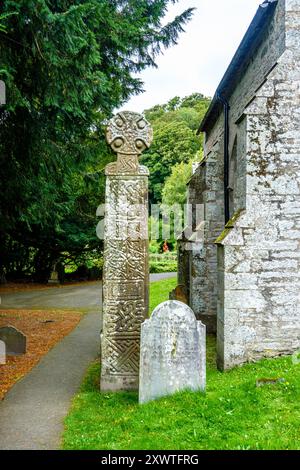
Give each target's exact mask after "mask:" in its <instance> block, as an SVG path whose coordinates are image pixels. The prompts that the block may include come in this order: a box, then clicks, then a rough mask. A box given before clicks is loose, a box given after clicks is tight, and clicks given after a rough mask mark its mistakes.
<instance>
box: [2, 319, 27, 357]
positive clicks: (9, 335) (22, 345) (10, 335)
mask: <svg viewBox="0 0 300 470" xmlns="http://www.w3.org/2000/svg"><path fill="white" fill-rule="evenodd" d="M0 341H3V342H4V343H5V346H6V354H7V356H20V355H22V354H25V353H26V336H25V335H24V334H23V333H22V332H21V331H19V330H17V329H16V328H14V327H13V326H4V327H2V328H0Z"/></svg>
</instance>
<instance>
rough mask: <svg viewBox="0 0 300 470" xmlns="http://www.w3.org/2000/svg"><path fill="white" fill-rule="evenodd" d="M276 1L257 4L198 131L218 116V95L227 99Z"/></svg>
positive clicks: (251, 55)
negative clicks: (257, 6) (250, 21)
mask: <svg viewBox="0 0 300 470" xmlns="http://www.w3.org/2000/svg"><path fill="white" fill-rule="evenodd" d="M277 3H278V0H266V1H265V2H264V3H262V4H261V5H260V6H259V8H258V10H257V12H256V15H255V16H254V18H253V20H252V23H251V24H250V26H249V28H248V30H247V32H246V34H245V36H244V38H243V40H242V42H241V44H240V46H239V48H238V50H237V52H236V53H235V55H234V57H233V59H232V61H231V63H230V65H229V67H228V69H227V71H226V72H225V75H224V77H223V78H222V80H221V82H220V84H219V86H218V88H217V91H216V93H215V95H214V97H213V100H212V102H211V105H210V107H209V109H208V111H207V113H206V115H205V116H204V119H203V121H202V122H201V124H200V127H199V130H198V133H200V132H208V131H209V130H210V129H211V128H212V127H213V125H214V124H215V122H216V120H217V119H218V117H219V116H220V114H221V112H222V110H223V105H222V104H221V102H220V100H219V99H218V95H221V96H222V98H225V99H226V100H229V98H230V96H231V95H232V93H233V91H234V90H235V88H236V86H237V84H238V83H239V82H240V80H241V78H242V76H243V74H244V72H245V71H246V69H247V67H248V65H249V61H250V59H251V58H252V57H253V55H254V53H255V51H256V50H257V48H258V47H259V45H260V43H261V41H262V39H263V37H264V34H265V31H266V28H267V27H268V25H269V24H270V22H271V20H272V18H273V16H274V12H275V9H276V6H277Z"/></svg>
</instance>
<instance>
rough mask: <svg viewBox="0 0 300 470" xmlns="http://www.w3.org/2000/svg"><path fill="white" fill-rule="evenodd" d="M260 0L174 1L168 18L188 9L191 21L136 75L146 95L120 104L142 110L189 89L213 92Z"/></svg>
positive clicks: (130, 108) (133, 109)
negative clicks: (150, 65) (151, 66)
mask: <svg viewBox="0 0 300 470" xmlns="http://www.w3.org/2000/svg"><path fill="white" fill-rule="evenodd" d="M262 2H263V0H179V2H178V3H177V4H176V5H173V6H171V7H170V10H169V14H168V18H167V19H168V20H169V19H172V18H173V17H174V16H176V15H177V14H179V13H181V12H182V11H183V10H185V9H186V8H189V7H195V8H196V11H195V13H194V17H193V19H192V20H191V21H190V22H189V23H188V24H187V26H186V32H185V33H182V34H181V35H180V37H179V41H178V45H177V46H173V47H172V48H170V49H168V50H167V51H166V52H165V53H164V55H162V56H160V57H159V58H158V60H157V65H158V68H157V69H147V70H146V71H144V72H143V73H142V74H141V75H140V76H141V78H142V80H143V81H144V83H145V85H144V89H145V93H143V94H141V95H139V96H137V97H133V98H132V99H131V100H130V101H129V102H128V103H127V104H126V105H125V106H124V107H123V108H124V109H128V110H132V111H138V112H141V111H143V110H144V109H147V108H150V107H152V106H154V105H155V104H162V103H165V102H167V101H168V100H169V99H170V98H173V97H174V96H187V95H190V94H191V93H194V92H200V93H203V94H204V95H206V96H213V94H214V92H215V90H216V88H217V86H218V84H219V82H220V80H221V78H222V77H223V75H224V73H225V71H226V68H227V67H228V65H229V63H230V61H231V59H232V57H233V55H234V53H235V51H236V49H237V47H238V45H239V44H240V42H241V40H242V38H243V36H244V34H245V32H246V30H247V28H248V26H249V24H250V22H251V20H252V18H253V16H254V14H255V12H256V10H257V8H258V6H259V5H260V4H261V3H262Z"/></svg>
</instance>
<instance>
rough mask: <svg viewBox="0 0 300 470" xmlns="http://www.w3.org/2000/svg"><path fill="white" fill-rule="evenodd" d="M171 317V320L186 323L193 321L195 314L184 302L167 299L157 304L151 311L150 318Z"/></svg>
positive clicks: (194, 320) (161, 318) (162, 318)
mask: <svg viewBox="0 0 300 470" xmlns="http://www.w3.org/2000/svg"><path fill="white" fill-rule="evenodd" d="M168 317H171V318H172V319H173V320H177V321H182V320H184V322H186V323H195V322H196V321H197V320H196V316H195V314H194V312H193V310H192V309H191V308H190V307H189V306H188V305H187V304H185V303H183V302H180V301H178V300H167V301H166V302H163V303H161V304H159V305H158V306H157V307H156V308H155V309H154V310H153V312H152V314H151V317H150V320H154V321H156V320H157V321H161V320H165V319H166V318H168Z"/></svg>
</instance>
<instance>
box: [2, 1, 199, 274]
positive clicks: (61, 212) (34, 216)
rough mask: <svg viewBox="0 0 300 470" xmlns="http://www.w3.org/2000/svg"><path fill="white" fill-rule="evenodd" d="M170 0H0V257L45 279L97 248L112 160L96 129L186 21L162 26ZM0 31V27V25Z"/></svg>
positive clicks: (137, 88)
mask: <svg viewBox="0 0 300 470" xmlns="http://www.w3.org/2000/svg"><path fill="white" fill-rule="evenodd" d="M175 1H176V0H165V1H164V0H34V1H33V0H3V1H2V2H1V5H0V15H7V14H10V13H14V15H13V16H9V17H6V18H5V27H6V33H5V34H4V32H3V31H2V30H1V31H0V71H1V76H0V79H2V80H4V81H5V83H6V89H7V105H6V106H5V107H3V108H2V109H1V115H0V178H1V203H0V212H1V220H0V257H1V264H2V266H5V268H6V271H9V270H15V269H16V266H18V267H19V269H20V271H24V269H25V268H26V269H27V268H28V269H29V270H30V269H31V267H32V265H34V267H35V270H36V271H37V272H38V273H39V277H40V278H43V279H45V278H47V275H48V272H49V270H50V268H51V264H52V263H53V262H54V260H56V259H57V258H58V257H61V256H64V253H66V252H67V253H68V254H69V255H70V254H73V255H74V256H78V255H79V254H80V253H83V252H85V251H91V250H93V249H95V247H96V246H99V241H98V240H97V239H96V236H95V226H96V223H97V220H96V218H95V209H96V207H97V205H98V204H99V203H100V202H101V198H103V173H102V172H101V170H102V168H103V167H104V165H105V163H107V162H108V161H109V160H110V159H111V154H110V152H109V150H108V149H107V147H106V145H105V142H104V125H105V122H106V119H107V118H109V117H110V116H111V114H112V111H113V109H114V108H116V107H119V106H120V105H121V104H122V103H124V102H126V100H128V98H129V97H130V96H131V95H133V94H136V93H139V92H141V91H142V88H143V84H142V82H141V80H140V79H138V78H136V73H137V72H141V71H142V70H144V69H145V68H146V67H148V66H155V59H156V57H157V56H158V54H160V53H161V51H162V50H163V49H164V48H167V47H170V46H172V45H173V44H175V43H176V41H177V39H178V36H179V33H180V32H182V31H183V27H184V25H185V24H186V23H187V22H188V21H189V19H190V18H191V15H192V9H189V10H187V11H185V12H183V13H182V14H181V15H179V16H178V17H176V18H175V19H174V20H173V21H172V22H170V23H168V24H165V25H164V24H162V20H163V18H164V16H165V14H166V12H167V8H168V6H169V5H170V4H171V3H175ZM1 29H3V28H1Z"/></svg>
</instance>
